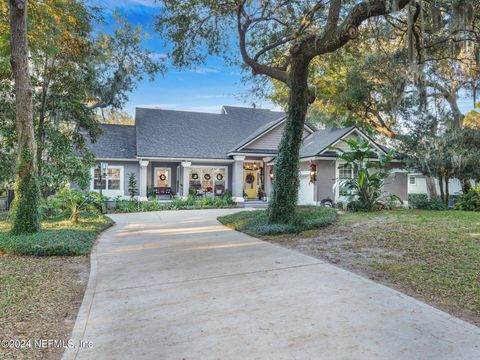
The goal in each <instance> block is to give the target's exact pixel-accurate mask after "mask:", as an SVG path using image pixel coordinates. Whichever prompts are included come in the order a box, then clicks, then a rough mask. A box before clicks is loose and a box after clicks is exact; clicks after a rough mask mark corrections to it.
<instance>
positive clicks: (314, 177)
mask: <svg viewBox="0 0 480 360" xmlns="http://www.w3.org/2000/svg"><path fill="white" fill-rule="evenodd" d="M315 181H317V165H315V164H314V163H310V182H311V183H313V182H315Z"/></svg>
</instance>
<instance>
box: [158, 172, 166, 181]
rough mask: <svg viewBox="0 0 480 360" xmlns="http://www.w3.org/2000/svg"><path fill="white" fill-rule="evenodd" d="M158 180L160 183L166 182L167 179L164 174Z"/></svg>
mask: <svg viewBox="0 0 480 360" xmlns="http://www.w3.org/2000/svg"><path fill="white" fill-rule="evenodd" d="M158 178H159V179H160V180H161V181H165V180H167V177H166V176H165V174H161V175H160V176H159V177H158Z"/></svg>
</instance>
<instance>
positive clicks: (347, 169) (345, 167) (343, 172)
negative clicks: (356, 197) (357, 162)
mask: <svg viewBox="0 0 480 360" xmlns="http://www.w3.org/2000/svg"><path fill="white" fill-rule="evenodd" d="M356 176H358V172H357V171H355V170H354V169H353V167H352V165H350V164H340V165H339V166H338V179H340V180H343V179H353V178H354V177H356ZM338 195H339V196H348V195H350V191H349V190H348V189H347V188H346V187H345V186H344V185H342V184H340V186H339V188H338Z"/></svg>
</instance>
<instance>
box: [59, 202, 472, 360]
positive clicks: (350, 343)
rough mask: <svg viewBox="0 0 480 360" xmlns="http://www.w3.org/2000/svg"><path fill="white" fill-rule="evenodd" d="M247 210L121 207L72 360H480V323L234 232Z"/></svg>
mask: <svg viewBox="0 0 480 360" xmlns="http://www.w3.org/2000/svg"><path fill="white" fill-rule="evenodd" d="M233 211H235V210H191V211H172V212H169V211H165V212H155V213H142V214H121V215H112V218H113V219H114V220H115V221H116V222H117V224H116V225H115V226H114V227H113V228H111V229H109V230H108V231H106V232H105V233H104V234H103V235H102V237H101V238H100V239H99V241H98V244H97V245H96V247H95V249H94V252H93V253H92V257H91V261H92V263H91V266H92V272H91V275H90V280H89V283H88V289H87V292H86V295H85V298H84V301H83V304H82V307H81V309H80V313H79V316H78V319H77V322H76V324H75V329H74V332H73V334H72V336H71V338H72V339H74V340H76V341H78V340H80V339H81V340H83V341H85V342H88V341H91V342H92V343H93V347H92V348H89V347H88V346H87V347H84V348H82V349H78V348H77V349H69V350H67V351H66V352H65V354H64V358H65V359H75V358H76V359H102V360H104V359H136V360H137V359H155V360H157V359H179V360H180V359H188V360H190V359H192V360H193V359H245V360H246V359H248V360H250V359H275V360H279V359H322V360H323V359H349V360H351V359H369V360H371V359H382V360H383V359H409V360H411V359H422V360H425V359H435V360H439V359H449V360H453V359H468V360H471V359H480V328H478V327H475V326H473V325H470V324H468V323H466V322H464V321H462V320H459V319H457V318H454V317H452V316H450V315H448V314H446V313H444V312H442V311H439V310H437V309H435V308H433V307H430V306H428V305H426V304H424V303H422V302H419V301H416V300H414V299H412V298H410V297H408V296H405V295H403V294H401V293H399V292H397V291H394V290H392V289H390V288H387V287H384V286H382V285H379V284H377V283H374V282H372V281H370V280H367V279H364V278H362V277H359V276H357V275H354V274H352V273H350V272H347V271H344V270H341V269H339V268H337V267H335V266H332V265H329V264H326V263H324V262H322V261H319V260H317V259H314V258H311V257H308V256H305V255H302V254H300V253H297V252H295V251H292V250H289V249H286V248H282V247H279V246H275V245H272V244H270V243H266V242H263V241H260V240H257V239H254V238H251V237H249V236H246V235H243V234H241V233H238V232H235V231H232V230H230V229H228V228H226V227H224V226H222V225H221V224H220V223H218V222H217V221H216V217H217V216H219V215H223V214H228V213H231V212H233Z"/></svg>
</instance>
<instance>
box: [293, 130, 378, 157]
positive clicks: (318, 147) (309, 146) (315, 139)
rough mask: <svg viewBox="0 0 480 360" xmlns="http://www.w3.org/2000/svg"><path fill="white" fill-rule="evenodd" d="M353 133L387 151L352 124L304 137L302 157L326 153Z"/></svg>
mask: <svg viewBox="0 0 480 360" xmlns="http://www.w3.org/2000/svg"><path fill="white" fill-rule="evenodd" d="M352 134H358V135H359V136H361V137H362V138H364V139H366V140H368V141H369V142H370V143H371V144H372V145H373V146H374V147H375V148H376V149H377V150H379V151H382V152H383V153H385V150H384V149H383V148H382V147H381V146H380V145H378V144H377V143H376V142H375V141H373V140H372V139H371V138H370V137H369V136H368V135H366V134H365V133H364V132H363V131H361V130H360V129H358V128H357V127H355V126H350V127H347V128H328V129H322V130H318V131H316V132H314V133H313V134H312V135H310V136H309V137H307V138H306V139H304V142H303V145H302V147H301V148H300V157H301V158H307V157H313V156H319V155H326V154H327V153H328V152H329V147H331V146H335V144H337V143H339V142H340V141H341V140H343V139H345V138H347V137H348V136H350V135H352ZM330 152H331V151H330Z"/></svg>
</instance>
